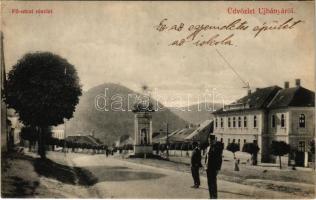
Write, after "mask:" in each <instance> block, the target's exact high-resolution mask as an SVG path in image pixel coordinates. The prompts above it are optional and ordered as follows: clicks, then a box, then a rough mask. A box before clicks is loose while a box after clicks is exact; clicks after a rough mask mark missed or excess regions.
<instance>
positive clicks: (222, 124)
mask: <svg viewBox="0 0 316 200" xmlns="http://www.w3.org/2000/svg"><path fill="white" fill-rule="evenodd" d="M223 127H224V121H223V118H221V128H223Z"/></svg>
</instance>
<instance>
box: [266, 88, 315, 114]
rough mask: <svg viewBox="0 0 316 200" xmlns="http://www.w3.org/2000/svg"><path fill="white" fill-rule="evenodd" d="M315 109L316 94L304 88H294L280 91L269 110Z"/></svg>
mask: <svg viewBox="0 0 316 200" xmlns="http://www.w3.org/2000/svg"><path fill="white" fill-rule="evenodd" d="M289 106H293V107H314V106H315V93H314V92H313V91H310V90H308V89H306V88H303V87H300V86H299V87H292V88H285V89H282V90H280V91H279V92H278V93H277V94H276V96H275V97H274V98H273V100H272V101H271V102H270V104H269V106H268V107H269V108H271V109H275V108H284V107H289Z"/></svg>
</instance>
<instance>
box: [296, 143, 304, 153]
mask: <svg viewBox="0 0 316 200" xmlns="http://www.w3.org/2000/svg"><path fill="white" fill-rule="evenodd" d="M298 151H300V152H305V141H299V142H298Z"/></svg>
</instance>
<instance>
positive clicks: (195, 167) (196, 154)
mask: <svg viewBox="0 0 316 200" xmlns="http://www.w3.org/2000/svg"><path fill="white" fill-rule="evenodd" d="M192 146H193V151H192V156H191V172H192V177H193V181H194V185H193V186H191V187H192V188H199V187H200V174H199V169H200V168H201V167H202V163H201V160H202V157H201V150H200V148H199V145H198V143H197V142H193V143H192Z"/></svg>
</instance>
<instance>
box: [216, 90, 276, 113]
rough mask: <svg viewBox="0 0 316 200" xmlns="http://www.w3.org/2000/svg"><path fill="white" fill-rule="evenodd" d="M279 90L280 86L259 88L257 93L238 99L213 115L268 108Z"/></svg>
mask: <svg viewBox="0 0 316 200" xmlns="http://www.w3.org/2000/svg"><path fill="white" fill-rule="evenodd" d="M279 90H281V88H280V87H279V86H271V87H266V88H258V89H256V91H255V92H253V93H251V94H248V95H246V96H244V97H242V98H240V99H238V100H237V101H236V102H233V103H231V104H229V105H227V106H225V107H224V108H221V109H219V110H217V111H215V112H213V114H221V113H227V112H234V111H239V110H253V109H263V108H266V107H267V106H268V104H269V103H270V101H271V100H272V99H273V97H274V96H275V95H276V94H277V92H278V91H279Z"/></svg>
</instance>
